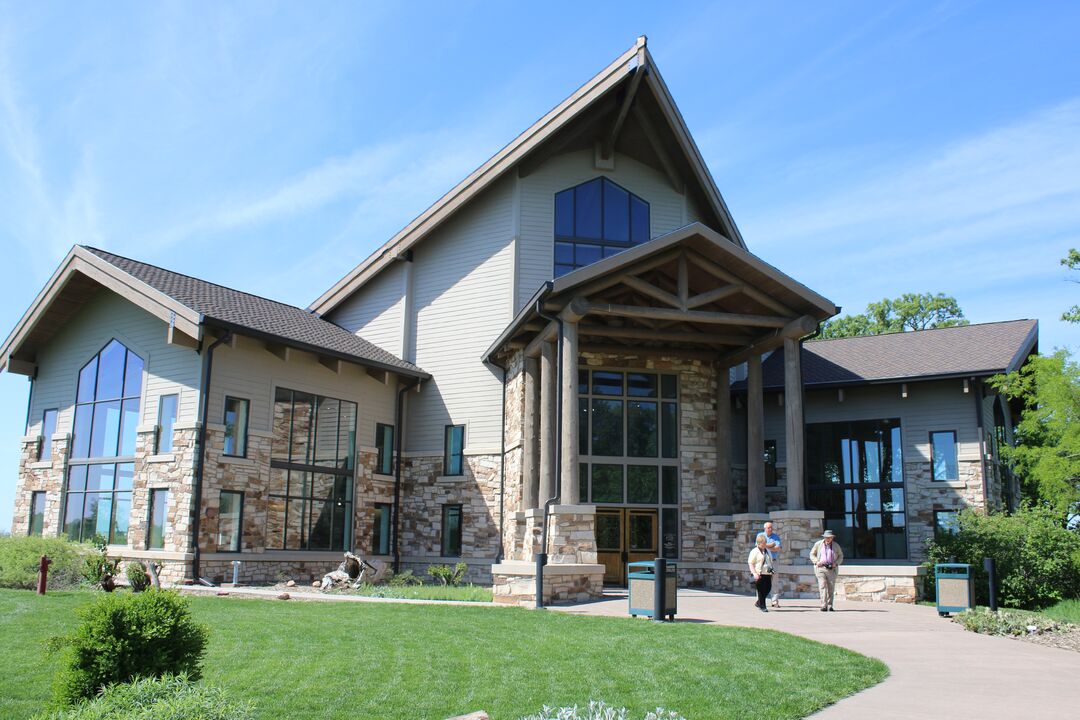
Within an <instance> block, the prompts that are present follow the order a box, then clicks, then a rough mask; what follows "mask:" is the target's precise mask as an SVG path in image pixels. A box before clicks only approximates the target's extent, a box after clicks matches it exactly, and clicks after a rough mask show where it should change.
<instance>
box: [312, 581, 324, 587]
mask: <svg viewBox="0 0 1080 720" xmlns="http://www.w3.org/2000/svg"><path fill="white" fill-rule="evenodd" d="M321 584H322V583H320V582H319V581H318V580H315V581H314V582H312V583H311V587H319V585H321Z"/></svg>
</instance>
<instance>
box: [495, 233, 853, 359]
mask: <svg viewBox="0 0 1080 720" xmlns="http://www.w3.org/2000/svg"><path fill="white" fill-rule="evenodd" d="M541 312H542V313H543V315H547V316H554V315H560V316H561V317H562V318H563V320H570V321H574V322H577V336H578V348H579V350H581V351H597V352H614V353H618V352H625V351H627V350H633V349H638V350H640V349H642V348H649V349H652V350H664V351H670V352H672V353H678V354H682V355H701V354H702V353H703V352H704V353H705V354H707V355H708V358H709V359H710V360H715V361H717V362H719V363H720V365H721V366H725V367H730V366H732V365H737V364H739V363H741V362H743V361H745V360H746V359H747V358H748V357H750V356H751V355H755V354H756V355H760V354H762V353H764V352H767V351H769V350H772V349H774V348H776V347H778V346H779V345H781V344H782V343H783V341H784V339H785V338H792V339H798V338H801V337H804V336H806V335H809V334H810V333H812V332H814V330H815V329H816V328H817V325H818V323H819V322H821V321H822V320H825V319H827V318H829V317H832V316H833V315H835V314H836V312H837V309H836V306H835V305H833V303H832V302H830V301H829V300H827V299H825V298H824V297H822V296H821V295H818V294H817V293H815V292H813V291H812V290H810V289H809V288H807V287H806V286H804V285H802V284H801V283H799V282H796V281H795V280H794V279H792V278H791V277H789V276H787V275H785V274H784V273H782V272H780V271H779V270H777V269H776V268H774V267H772V266H771V265H769V264H768V263H766V262H764V261H762V260H761V259H760V258H758V257H756V256H754V255H753V254H751V253H749V252H747V251H746V250H743V249H742V248H740V247H738V246H737V245H735V244H734V243H732V242H731V241H729V240H728V239H727V238H725V237H724V236H723V235H720V234H719V233H717V232H716V231H714V230H712V229H710V228H708V227H706V226H704V225H702V224H700V223H693V224H690V225H687V226H685V227H683V228H680V229H679V230H676V231H674V232H671V233H669V234H667V235H662V236H660V237H658V238H655V239H653V240H651V241H649V242H647V243H644V244H642V245H639V246H637V247H634V248H631V249H629V250H626V251H624V252H621V253H619V254H618V255H614V256H612V257H609V258H605V259H604V260H601V261H599V262H597V263H594V264H592V265H589V266H588V267H584V268H580V269H578V270H575V271H573V272H571V273H568V274H567V275H564V276H562V277H560V278H558V279H557V280H555V281H553V282H550V283H546V284H545V285H544V286H543V287H542V288H541V289H540V290H539V291H538V292H537V293H536V295H535V296H534V297H533V299H532V300H530V302H529V303H528V304H527V305H526V306H525V307H523V308H522V309H521V311H520V312H519V313H518V315H517V316H516V317H515V318H514V320H513V322H511V324H510V325H509V326H508V327H507V328H506V330H504V331H503V333H502V334H501V335H500V336H499V338H498V339H497V340H496V341H495V343H494V344H493V345H492V346H491V347H490V348H489V349H488V351H487V352H486V353H485V355H484V360H485V361H487V360H491V359H494V358H495V357H497V356H498V355H500V354H503V353H505V352H507V351H509V350H512V349H520V348H525V349H526V353H525V354H526V356H529V357H535V356H536V355H538V354H539V352H540V350H539V343H541V342H544V341H550V340H552V339H553V338H554V336H555V333H556V332H557V326H556V324H555V323H553V322H549V321H547V320H545V319H544V317H543V316H542V315H541Z"/></svg>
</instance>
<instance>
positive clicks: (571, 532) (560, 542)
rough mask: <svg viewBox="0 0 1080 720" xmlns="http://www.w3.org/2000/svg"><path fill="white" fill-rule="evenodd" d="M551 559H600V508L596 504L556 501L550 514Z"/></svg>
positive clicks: (589, 561) (582, 561)
mask: <svg viewBox="0 0 1080 720" xmlns="http://www.w3.org/2000/svg"><path fill="white" fill-rule="evenodd" d="M548 542H549V543H550V546H549V547H550V550H549V551H548V563H549V564H554V565H566V564H582V565H593V564H595V563H596V508H595V507H594V506H592V505H552V506H551V514H550V515H549V516H548Z"/></svg>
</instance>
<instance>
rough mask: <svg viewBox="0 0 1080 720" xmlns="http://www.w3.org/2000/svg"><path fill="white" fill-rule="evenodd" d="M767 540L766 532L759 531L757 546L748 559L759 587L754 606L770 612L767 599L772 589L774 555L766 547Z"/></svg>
mask: <svg viewBox="0 0 1080 720" xmlns="http://www.w3.org/2000/svg"><path fill="white" fill-rule="evenodd" d="M767 542H768V538H767V537H765V533H758V536H757V546H756V547H755V548H754V549H753V550H751V551H750V557H748V558H747V559H746V563H747V565H749V566H750V574H751V575H753V576H754V582H753V585H754V587H755V588H756V589H757V602H755V603H754V607H756V608H757V609H759V610H761V612H769V608H768V606H767V604H766V601H767V600H768V598H769V591H770V590H772V576H773V561H772V555H771V554H770V553H769V551H768V550H767V549H766V547H765V544H766V543H767Z"/></svg>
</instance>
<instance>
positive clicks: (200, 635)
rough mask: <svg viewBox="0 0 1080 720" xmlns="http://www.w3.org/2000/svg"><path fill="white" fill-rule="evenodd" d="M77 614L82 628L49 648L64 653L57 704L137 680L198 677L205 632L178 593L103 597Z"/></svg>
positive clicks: (57, 639) (53, 642) (160, 591)
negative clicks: (143, 678) (164, 677)
mask: <svg viewBox="0 0 1080 720" xmlns="http://www.w3.org/2000/svg"><path fill="white" fill-rule="evenodd" d="M76 612H77V613H78V615H79V617H80V618H81V619H82V625H80V626H79V628H78V629H77V630H76V631H75V633H74V634H73V635H70V636H67V637H63V638H54V639H53V640H52V641H51V643H50V645H51V646H52V647H53V648H55V649H60V648H62V649H63V658H62V661H61V663H60V670H59V672H58V673H57V675H56V683H55V696H56V700H57V701H58V702H59V703H60V704H62V705H73V704H75V703H77V702H79V701H80V700H84V699H86V698H90V697H93V696H94V695H96V694H97V693H98V692H100V691H101V690H102V689H103V688H105V687H106V686H108V685H112V684H113V683H121V682H128V681H129V680H131V679H133V678H136V677H161V676H162V675H166V674H179V673H186V674H187V676H188V677H189V678H191V679H193V680H197V679H198V678H199V675H200V668H199V665H200V662H201V660H202V656H203V653H204V652H205V650H206V638H207V635H208V634H209V630H208V629H207V627H206V626H205V625H200V624H198V623H196V622H195V621H194V620H193V619H192V617H191V611H190V608H189V606H188V602H187V600H185V599H184V598H182V597H180V595H179V594H177V593H176V592H171V591H167V590H148V591H147V592H143V593H139V594H137V595H132V594H116V595H105V596H102V597H101V598H100V599H99V600H98V601H97V602H96V603H94V604H93V605H90V606H87V607H85V608H80V609H79V610H77V611H76Z"/></svg>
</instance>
